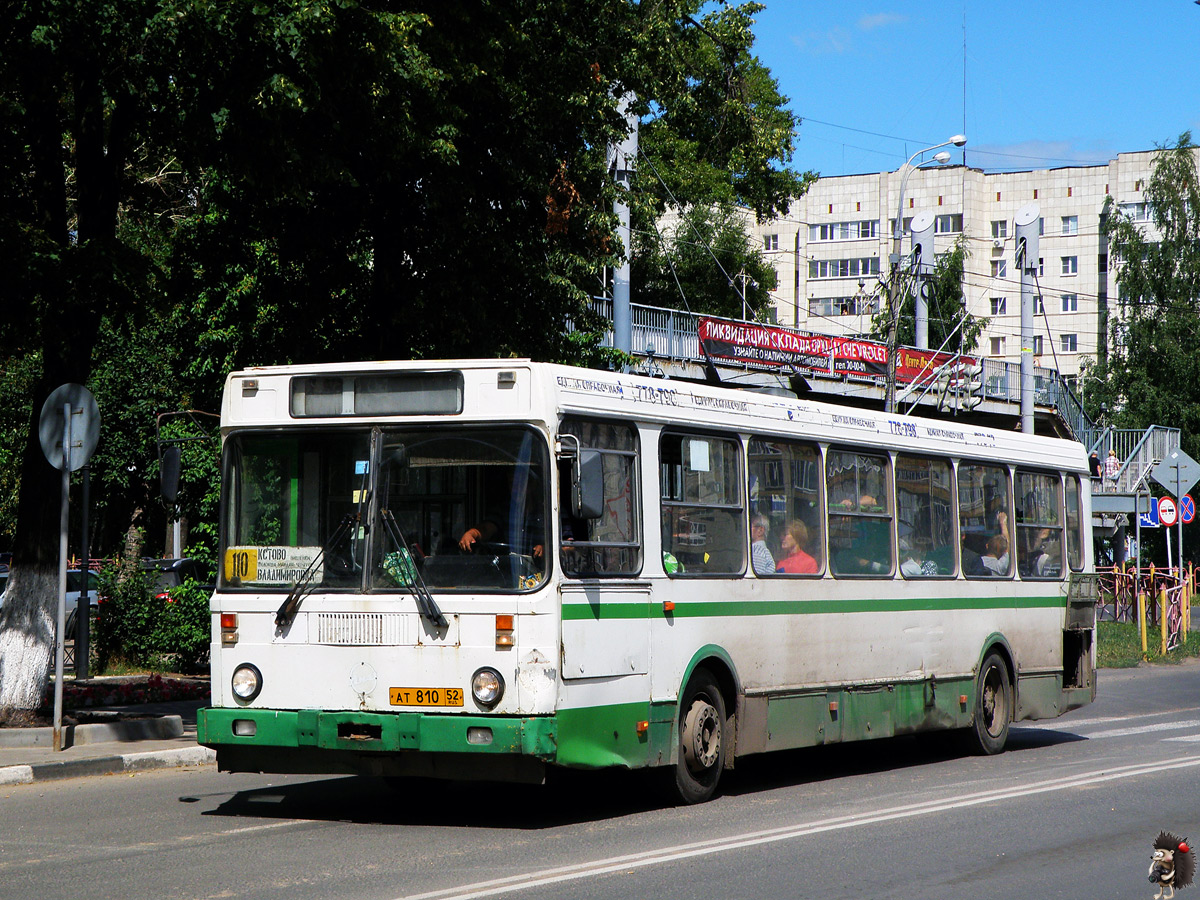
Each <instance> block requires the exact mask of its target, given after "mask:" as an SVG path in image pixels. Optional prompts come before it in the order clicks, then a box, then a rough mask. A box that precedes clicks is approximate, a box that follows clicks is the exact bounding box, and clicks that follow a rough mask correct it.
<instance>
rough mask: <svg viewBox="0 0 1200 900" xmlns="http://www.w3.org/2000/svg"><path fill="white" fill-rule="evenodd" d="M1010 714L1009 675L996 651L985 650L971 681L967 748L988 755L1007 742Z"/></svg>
mask: <svg viewBox="0 0 1200 900" xmlns="http://www.w3.org/2000/svg"><path fill="white" fill-rule="evenodd" d="M1012 717H1013V689H1012V677H1011V676H1010V675H1009V671H1008V664H1007V663H1005V661H1004V658H1003V657H1002V656H1001V655H1000V654H999V653H989V654H988V655H987V656H986V657H985V658H984V660H983V665H981V666H980V667H979V679H978V681H977V682H976V684H975V716H974V720H973V721H972V723H971V727H970V729H969V731H968V734H969V737H970V745H971V749H972V750H974V751H975V752H976V753H980V754H983V755H985V756H990V755H992V754H993V753H999V752H1000V751H1001V750H1003V749H1004V745H1005V744H1006V743H1007V742H1008V726H1009V723H1010V722H1012Z"/></svg>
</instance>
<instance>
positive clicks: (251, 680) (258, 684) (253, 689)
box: [230, 663, 262, 703]
mask: <svg viewBox="0 0 1200 900" xmlns="http://www.w3.org/2000/svg"><path fill="white" fill-rule="evenodd" d="M230 687H232V688H233V695H234V696H235V697H237V698H238V699H239V700H244V701H245V702H247V703H249V702H250V701H251V700H253V699H254V698H255V697H257V696H258V692H259V691H261V690H262V672H260V671H258V667H257V666H254V665H251V664H250V663H242V664H241V665H240V666H238V667H237V668H236V669H234V670H233V678H232V679H231V680H230Z"/></svg>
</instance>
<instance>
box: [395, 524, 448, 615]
mask: <svg viewBox="0 0 1200 900" xmlns="http://www.w3.org/2000/svg"><path fill="white" fill-rule="evenodd" d="M382 516H383V525H384V528H386V529H387V531H388V533H389V534H390V535H391V537H392V540H393V541H394V542H395V544H396V546H397V547H399V548H400V549H401V550H403V551H404V552H405V553H406V554H408V559H409V562H410V564H411V572H412V578H411V584H408V585H401V587H411V588H412V592H413V596H414V597H415V598H416V600H417V611H418V612H420V614H421V615H422V616H424V617H425V618H427V619H428V620H429V621H430V622H431V623H433V625H434V627H436V628H445V627H446V625H447V622H446V617H445V616H444V615H443V614H442V611H441V610H440V609H439V608H438V605H437V601H436V600H434V599H433V594H431V593H429V588H428V587H426V586H425V579H424V578H422V577H421V570H420V569H419V568H417V563H416V560H414V559H413V558H412V554H411V551H409V549H408V541H407V540H405V539H404V532H402V531H401V530H400V523H399V522H397V521H396V517H395V516H393V515H392V511H391V510H390V509H385V510H383V511H382ZM406 580H409V579H406Z"/></svg>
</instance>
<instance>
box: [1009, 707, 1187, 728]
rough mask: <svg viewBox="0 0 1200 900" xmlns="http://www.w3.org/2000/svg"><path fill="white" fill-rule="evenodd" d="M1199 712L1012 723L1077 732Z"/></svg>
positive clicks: (1171, 712)
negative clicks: (1092, 726)
mask: <svg viewBox="0 0 1200 900" xmlns="http://www.w3.org/2000/svg"><path fill="white" fill-rule="evenodd" d="M1194 712H1200V706H1189V707H1186V708H1184V709H1172V710H1170V711H1165V710H1164V711H1163V712H1156V713H1134V714H1132V715H1128V716H1101V717H1099V718H1095V719H1054V720H1050V721H1034V722H1014V723H1013V728H1037V729H1040V730H1042V731H1078V730H1079V729H1080V728H1088V727H1089V726H1091V725H1107V724H1109V723H1110V722H1133V721H1137V720H1138V719H1156V718H1158V717H1159V716H1178V715H1182V714H1183V713H1194Z"/></svg>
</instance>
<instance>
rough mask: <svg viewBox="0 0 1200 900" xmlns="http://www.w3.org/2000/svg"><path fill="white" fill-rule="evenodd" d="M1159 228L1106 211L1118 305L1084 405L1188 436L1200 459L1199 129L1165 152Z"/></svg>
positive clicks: (1149, 191)
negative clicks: (1166, 426)
mask: <svg viewBox="0 0 1200 900" xmlns="http://www.w3.org/2000/svg"><path fill="white" fill-rule="evenodd" d="M1144 196H1145V201H1146V205H1147V207H1148V211H1149V213H1150V223H1151V227H1150V228H1149V229H1147V227H1146V225H1145V224H1144V223H1139V222H1137V221H1136V220H1135V219H1134V218H1133V217H1131V216H1130V215H1128V214H1126V213H1124V212H1121V211H1120V210H1119V209H1117V208H1115V207H1114V205H1113V203H1112V200H1111V198H1109V200H1108V201H1107V202H1106V206H1105V210H1104V233H1105V234H1106V235H1107V237H1108V246H1109V257H1108V258H1109V265H1110V267H1111V269H1112V270H1113V272H1114V273H1115V280H1116V284H1117V301H1116V309H1115V311H1114V314H1113V315H1111V316H1110V319H1109V323H1108V335H1107V337H1108V347H1107V353H1106V354H1105V355H1104V356H1103V357H1101V358H1100V359H1099V360H1098V361H1097V362H1096V363H1095V364H1093V365H1091V366H1090V367H1089V368H1088V369H1087V370H1086V373H1085V377H1084V391H1085V399H1086V401H1087V403H1088V405H1089V407H1090V408H1091V409H1092V410H1093V415H1097V414H1098V413H1099V411H1100V409H1101V405H1102V404H1103V405H1104V406H1105V407H1107V408H1108V410H1109V415H1108V417H1107V419H1106V422H1105V423H1106V424H1112V425H1117V426H1119V427H1126V428H1145V427H1148V426H1150V425H1152V424H1155V423H1159V424H1169V425H1171V426H1173V427H1179V428H1180V429H1181V430H1182V440H1183V444H1184V449H1185V450H1186V451H1187V452H1188V453H1189V454H1190V455H1192V456H1196V455H1197V454H1198V453H1200V352H1198V351H1200V175H1198V173H1197V165H1196V148H1195V145H1194V144H1193V143H1192V135H1191V132H1184V133H1183V134H1182V135H1180V136H1179V139H1178V141H1177V142H1176V143H1175V145H1174V146H1173V147H1163V148H1160V149H1159V152H1158V154H1157V156H1156V157H1155V160H1154V166H1153V170H1152V172H1151V174H1150V178H1149V180H1148V182H1147V184H1146V190H1145V195H1144Z"/></svg>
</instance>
